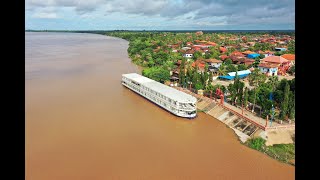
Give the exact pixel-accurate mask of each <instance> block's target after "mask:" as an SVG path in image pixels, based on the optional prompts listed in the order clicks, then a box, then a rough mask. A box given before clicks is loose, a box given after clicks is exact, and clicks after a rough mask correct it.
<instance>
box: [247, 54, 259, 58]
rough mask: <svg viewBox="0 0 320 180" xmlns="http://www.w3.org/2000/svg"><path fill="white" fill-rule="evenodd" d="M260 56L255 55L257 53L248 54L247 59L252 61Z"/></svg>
mask: <svg viewBox="0 0 320 180" xmlns="http://www.w3.org/2000/svg"><path fill="white" fill-rule="evenodd" d="M259 56H260V54H257V53H255V54H248V56H247V57H248V58H251V59H254V58H256V57H259Z"/></svg>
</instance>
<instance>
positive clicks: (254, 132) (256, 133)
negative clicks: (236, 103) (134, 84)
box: [125, 39, 294, 164]
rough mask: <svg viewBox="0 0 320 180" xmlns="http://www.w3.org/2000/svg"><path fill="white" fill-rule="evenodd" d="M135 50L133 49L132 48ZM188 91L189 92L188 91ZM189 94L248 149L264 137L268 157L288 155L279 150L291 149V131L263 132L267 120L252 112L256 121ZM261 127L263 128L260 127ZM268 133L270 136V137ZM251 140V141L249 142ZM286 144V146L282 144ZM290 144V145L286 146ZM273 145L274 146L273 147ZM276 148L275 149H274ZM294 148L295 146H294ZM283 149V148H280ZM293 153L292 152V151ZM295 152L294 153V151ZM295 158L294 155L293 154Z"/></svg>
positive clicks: (199, 108) (252, 116)
mask: <svg viewBox="0 0 320 180" xmlns="http://www.w3.org/2000/svg"><path fill="white" fill-rule="evenodd" d="M125 40H129V42H130V39H125ZM129 48H130V43H129ZM131 48H133V47H131ZM131 61H132V62H133V63H135V64H136V65H138V66H139V67H141V68H140V69H142V66H141V63H137V61H133V60H132V59H131ZM178 90H181V88H178ZM183 91H184V92H186V91H185V90H183ZM187 91H188V90H187ZM186 93H189V94H191V95H193V96H195V97H196V98H197V99H198V103H197V107H198V110H199V112H204V113H206V114H207V115H209V116H212V117H214V118H215V119H217V120H218V121H220V122H222V123H224V124H226V125H227V127H229V128H231V129H232V130H233V131H234V132H235V134H236V135H237V136H238V138H239V140H240V142H241V144H244V145H247V146H248V147H250V148H252V147H251V146H249V145H248V142H251V141H252V138H253V137H259V138H261V137H263V138H264V141H265V143H264V146H268V147H269V151H268V152H269V153H265V154H267V155H269V156H270V157H272V158H274V159H277V160H278V159H279V158H277V157H278V156H281V155H278V154H279V153H280V154H286V153H285V152H282V151H281V150H279V148H278V146H280V147H282V146H283V147H286V146H289V147H291V146H292V144H291V145H290V143H292V139H291V136H290V135H291V131H290V132H288V131H287V130H283V131H282V132H280V133H276V132H267V131H264V129H263V130H261V129H260V128H261V127H264V126H265V124H266V120H265V119H262V118H260V117H257V116H255V115H254V114H252V113H251V112H249V111H248V112H246V113H245V114H246V115H247V116H248V117H250V118H251V119H255V120H251V121H250V120H249V119H248V120H249V121H247V120H244V119H243V118H244V117H242V116H241V115H240V117H239V114H240V113H241V112H236V111H237V110H238V109H235V107H233V106H231V105H229V104H226V105H228V108H227V109H225V108H223V107H222V106H219V105H218V104H219V103H216V102H213V100H211V99H209V98H206V97H203V96H197V95H196V94H194V93H191V92H186ZM230 108H231V109H235V110H233V111H232V112H231V110H228V109H230ZM248 114H249V115H248ZM275 124H277V123H276V122H274V123H273V126H274V125H275ZM259 126H261V127H259ZM268 133H269V134H270V135H268ZM248 140H251V141H248ZM282 143H285V144H282ZM286 144H289V145H286ZM272 145H273V146H272ZM273 147H275V148H273ZM293 147H294V145H293ZM280 149H281V148H280ZM271 152H278V154H277V153H271ZM290 152H291V151H290ZM293 152H294V151H293ZM293 156H294V153H293ZM280 159H281V160H280V161H281V162H286V163H288V162H289V160H283V159H285V158H283V157H281V158H280ZM289 164H290V163H289Z"/></svg>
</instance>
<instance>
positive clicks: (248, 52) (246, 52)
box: [242, 51, 255, 54]
mask: <svg viewBox="0 0 320 180" xmlns="http://www.w3.org/2000/svg"><path fill="white" fill-rule="evenodd" d="M242 54H255V52H252V51H245V52H242Z"/></svg>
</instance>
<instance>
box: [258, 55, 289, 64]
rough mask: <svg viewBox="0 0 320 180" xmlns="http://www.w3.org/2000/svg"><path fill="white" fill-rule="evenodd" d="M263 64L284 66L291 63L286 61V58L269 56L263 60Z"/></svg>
mask: <svg viewBox="0 0 320 180" xmlns="http://www.w3.org/2000/svg"><path fill="white" fill-rule="evenodd" d="M262 62H267V63H275V64H283V63H287V62H290V61H288V60H286V59H285V58H283V57H281V56H268V57H266V58H263V59H262Z"/></svg>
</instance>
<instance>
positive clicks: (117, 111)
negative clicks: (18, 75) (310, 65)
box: [25, 33, 295, 180]
mask: <svg viewBox="0 0 320 180" xmlns="http://www.w3.org/2000/svg"><path fill="white" fill-rule="evenodd" d="M127 48H128V42H127V41H125V40H122V39H118V38H113V37H107V36H102V35H94V34H76V33H26V52H25V55H26V59H25V75H26V78H25V81H26V87H25V95H26V102H25V105H26V107H25V111H26V127H25V128H26V137H25V155H26V162H25V165H26V166H25V170H26V179H27V180H73V179H74V180H93V179H94V180H106V179H121V180H122V179H129V180H131V179H146V180H156V179H161V180H171V179H172V180H173V179H195V180H205V179H210V180H213V179H230V180H231V179H232V180H233V179H237V180H240V179H245V180H249V179H252V180H256V179H257V180H263V179H272V180H276V179H280V180H285V179H291V180H293V179H294V178H295V172H294V171H295V168H294V166H291V165H287V164H283V163H280V162H278V161H276V160H273V159H271V158H270V157H268V156H266V155H264V154H262V153H260V152H257V151H255V150H252V149H249V148H247V147H246V146H244V145H241V144H240V142H239V141H238V139H237V136H236V135H235V134H234V132H233V131H232V130H231V129H229V128H227V127H226V125H224V124H223V123H220V122H219V121H218V120H216V119H214V118H212V117H210V116H208V115H206V114H204V113H198V117H197V118H196V119H194V120H192V121H190V120H187V119H183V118H179V117H175V116H174V115H172V114H170V113H168V112H167V111H165V110H163V109H161V108H159V107H158V106H156V105H154V104H152V103H151V102H149V101H147V100H146V99H144V98H143V97H141V96H139V95H137V94H135V93H134V92H132V91H130V90H128V89H126V88H125V87H123V86H122V85H121V83H120V80H121V74H123V73H129V72H139V68H138V67H137V66H136V65H134V64H132V63H131V61H130V59H129V58H128V55H127V51H126V50H127Z"/></svg>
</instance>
